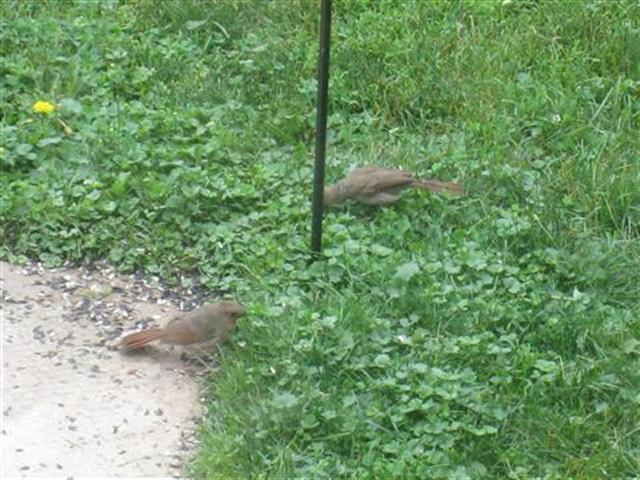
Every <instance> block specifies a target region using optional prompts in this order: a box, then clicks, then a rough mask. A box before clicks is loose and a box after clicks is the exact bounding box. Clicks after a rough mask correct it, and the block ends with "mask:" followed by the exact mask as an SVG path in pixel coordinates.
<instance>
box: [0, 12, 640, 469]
mask: <svg viewBox="0 0 640 480" xmlns="http://www.w3.org/2000/svg"><path fill="white" fill-rule="evenodd" d="M2 8H3V10H2V20H1V24H0V39H1V52H2V57H3V62H2V65H1V67H0V68H1V70H2V98H1V102H0V128H1V129H2V135H1V147H2V151H1V152H2V154H1V157H0V167H1V170H0V175H1V178H2V188H1V192H0V202H1V204H0V205H1V207H2V208H1V211H2V227H1V228H2V235H3V242H2V247H1V252H2V256H3V257H4V258H6V259H9V260H12V261H20V260H21V259H24V258H25V257H33V258H37V259H39V260H41V261H43V262H45V263H47V264H49V265H54V266H55V265H59V264H61V263H62V262H65V261H72V262H81V261H87V260H88V261H92V260H97V259H102V258H107V259H108V260H109V261H110V262H112V263H113V264H115V265H117V266H118V267H120V268H121V269H123V270H125V271H131V270H143V271H146V272H148V273H152V274H157V275H160V276H161V277H162V278H164V279H166V280H167V281H174V282H179V281H182V282H183V283H186V284H189V283H190V282H196V283H201V284H202V285H204V286H205V287H206V288H208V289H209V290H210V291H211V292H212V295H215V294H216V293H220V292H221V293H225V292H227V293H228V292H233V293H234V294H237V295H238V297H239V298H240V299H241V300H242V301H243V302H244V303H246V304H247V305H248V307H249V312H250V314H249V315H248V317H247V318H246V320H245V321H243V322H241V325H240V329H239V331H238V333H237V335H235V336H234V338H233V340H232V341H231V342H229V344H228V345H227V346H225V350H224V355H223V358H222V362H223V365H224V369H223V372H222V373H220V374H218V375H216V376H215V377H213V378H211V380H210V383H209V387H208V388H209V392H208V399H209V400H208V401H209V404H208V407H209V409H208V412H209V413H208V414H207V416H206V418H205V421H204V424H203V427H202V429H201V432H200V437H201V440H202V448H201V450H200V452H199V453H198V456H197V457H196V458H195V459H194V461H193V463H192V472H193V474H194V475H195V476H198V477H202V478H231V477H236V478H245V477H260V478H263V477H264V478H267V477H268V478H271V477H298V478H302V477H306V478H323V477H330V478H335V477H356V478H411V477H415V478H434V479H435V478H442V479H445V478H456V479H464V478H473V479H479V478H495V479H502V478H514V479H525V478H533V477H539V478H551V479H553V478H557V479H560V478H562V479H564V478H576V479H601V478H627V477H632V476H638V475H640V466H639V463H638V455H639V454H640V432H639V430H638V422H639V420H640V418H639V415H638V409H639V408H640V405H639V404H640V400H639V398H640V397H639V388H640V378H639V377H640V375H639V371H640V365H639V364H638V355H639V353H640V339H639V338H640V331H639V330H640V328H639V322H638V314H639V313H640V309H639V308H638V307H639V302H638V296H639V290H638V285H639V282H640V274H639V271H638V270H639V269H638V258H639V253H640V248H639V242H638V238H639V233H640V232H639V228H640V191H639V190H640V189H639V181H640V165H639V162H638V158H640V145H639V141H638V127H639V125H638V115H639V113H638V112H639V109H638V107H639V104H640V72H639V68H640V66H639V56H640V47H639V45H640V27H639V25H638V18H639V14H640V12H639V7H638V4H637V2H634V1H595V0H585V1H581V2H577V1H575V2H572V1H564V2H555V1H540V2H538V1H528V0H513V1H511V2H502V1H498V0H495V1H493V0H476V1H472V0H469V1H451V2H445V1H423V0H415V1H411V0H407V1H403V2H394V1H383V0H375V1H374V0H372V1H365V0H358V1H356V0H352V1H339V2H335V9H334V23H333V46H332V53H331V54H332V65H331V84H330V88H331V90H330V95H331V98H330V111H331V117H330V122H329V123H330V134H329V148H328V153H329V164H328V169H327V175H328V180H330V181H333V180H335V179H337V178H339V177H340V176H341V175H343V174H344V173H345V172H347V171H348V170H350V169H351V168H352V167H354V166H356V165H361V164H367V163H372V162H376V163H380V164H384V165H390V166H402V167H405V168H408V169H411V170H413V171H415V172H416V173H418V174H420V175H422V176H432V177H435V178H440V179H444V180H448V179H456V180H458V181H461V182H463V183H464V184H465V185H466V186H467V187H468V190H469V195H468V196H467V197H466V198H464V199H448V198H442V197H438V196H434V195H429V194H425V193H422V192H408V193H406V194H405V195H404V197H403V199H402V201H401V202H400V203H399V204H397V205H396V206H394V207H393V208H389V209H383V210H376V209H371V208H366V207H360V206H356V205H351V206H347V207H345V208H339V209H335V210H331V211H330V212H328V213H327V215H326V220H325V238H324V244H325V250H324V256H323V260H322V261H320V262H316V263H313V264H310V265H309V264H308V258H309V256H308V252H307V246H308V242H309V225H310V218H309V210H310V208H309V198H310V194H311V179H312V152H313V138H314V132H313V125H314V118H315V117H314V104H315V80H314V78H315V69H316V61H317V33H318V32H317V29H318V18H317V14H318V6H317V3H316V2H307V1H298V2H293V1H287V2H284V1H281V2H259V1H250V2H229V1H212V2H196V1H187V0H184V1H181V2H162V3H158V2H155V1H151V0H138V1H120V2H115V1H112V2H99V3H98V2H88V3H86V2H74V1H64V2H62V1H48V2H45V1H41V2H24V1H10V0H5V1H4V2H3V4H2ZM36 100H48V101H51V102H54V103H55V104H56V106H57V107H58V108H57V110H56V111H55V112H54V113H53V114H52V115H50V116H44V115H36V114H34V113H33V111H32V110H31V106H32V104H33V103H34V102H35V101H36ZM58 119H59V120H62V121H63V122H64V123H65V124H67V125H68V126H69V127H71V128H72V129H73V131H74V133H73V134H71V135H66V134H64V132H63V129H62V126H61V124H60V123H59V122H58V121H57V120H58Z"/></svg>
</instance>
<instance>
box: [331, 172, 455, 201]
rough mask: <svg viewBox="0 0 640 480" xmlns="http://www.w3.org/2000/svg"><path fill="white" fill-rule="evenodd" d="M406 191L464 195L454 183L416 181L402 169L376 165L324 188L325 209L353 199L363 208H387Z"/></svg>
mask: <svg viewBox="0 0 640 480" xmlns="http://www.w3.org/2000/svg"><path fill="white" fill-rule="evenodd" d="M407 188H422V189H425V190H429V191H431V192H447V193H451V194H453V195H457V196H460V195H463V194H464V188H463V187H462V185H460V184H458V183H455V182H439V181H438V180H419V179H417V178H414V177H413V176H412V175H411V174H410V173H409V172H405V171H404V170H392V169H390V168H382V167H378V166H375V165H370V166H368V167H361V168H356V169H355V170H353V171H352V172H350V173H349V174H348V175H347V176H346V177H344V178H343V179H342V180H340V181H339V182H338V183H336V184H335V185H330V186H328V187H325V189H324V204H325V206H329V205H336V204H338V203H342V202H343V201H345V200H348V199H351V200H356V201H358V202H360V203H364V204H366V205H388V204H391V203H394V202H396V201H397V200H398V198H399V197H400V193H402V191H403V190H406V189H407Z"/></svg>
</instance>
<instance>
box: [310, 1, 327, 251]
mask: <svg viewBox="0 0 640 480" xmlns="http://www.w3.org/2000/svg"><path fill="white" fill-rule="evenodd" d="M330 38H331V0H322V3H321V6H320V54H319V57H318V104H317V112H316V161H315V168H314V173H313V202H312V205H311V209H312V218H311V251H312V253H313V255H314V257H316V258H317V257H319V256H320V252H321V251H322V215H323V213H324V211H323V210H324V209H323V202H324V163H325V162H324V160H325V153H326V143H327V99H328V96H329V46H330V43H329V42H330Z"/></svg>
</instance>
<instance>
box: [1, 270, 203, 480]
mask: <svg viewBox="0 0 640 480" xmlns="http://www.w3.org/2000/svg"><path fill="white" fill-rule="evenodd" d="M0 269H1V275H0V282H1V283H0V288H1V289H2V309H1V311H0V314H1V318H2V352H1V353H2V355H1V356H2V436H1V439H2V472H1V473H2V478H9V477H18V478H27V477H43V476H48V477H53V476H55V477H63V478H68V477H71V476H75V477H177V476H180V475H183V474H184V473H185V472H184V465H185V461H186V460H187V459H188V457H189V455H190V454H191V453H192V451H193V448H194V447H195V439H194V436H193V431H194V429H195V428H196V426H197V422H198V420H199V418H200V416H201V406H200V402H199V396H198V391H199V388H198V381H197V379H198V377H199V375H200V374H201V373H202V372H203V370H204V368H203V367H202V366H200V365H197V364H195V363H193V362H189V361H186V360H185V355H184V353H182V354H181V352H180V350H177V349H173V350H172V349H171V348H169V347H164V346H160V347H155V348H154V347H150V348H147V349H145V351H144V352H140V353H136V354H127V355H125V354H123V353H121V352H120V351H119V349H118V348H117V344H118V341H119V338H120V336H121V335H122V333H124V332H128V331H129V330H135V329H137V328H139V327H142V326H145V325H146V324H153V323H159V324H163V323H164V322H165V321H166V319H167V318H168V317H170V316H171V314H173V313H176V312H177V311H178V308H177V307H176V305H175V304H176V303H177V304H180V306H181V307H187V309H188V308H190V307H192V306H193V305H184V304H181V301H180V298H179V297H177V296H176V295H175V294H173V293H172V292H170V291H168V290H166V289H164V288H163V287H162V286H161V285H160V284H158V283H157V282H155V283H154V282H147V281H146V280H144V279H142V278H139V277H136V276H122V275H117V274H116V273H114V272H113V271H112V270H110V269H109V268H108V267H106V266H102V267H94V268H91V269H89V268H86V269H82V268H81V269H72V268H63V269H56V270H47V269H44V268H42V267H41V266H39V265H37V264H31V265H29V266H27V267H16V266H13V265H9V264H7V263H4V262H1V263H0ZM192 293H193V292H192ZM194 297H197V295H190V300H191V301H193V302H194V303H199V300H201V299H198V298H194Z"/></svg>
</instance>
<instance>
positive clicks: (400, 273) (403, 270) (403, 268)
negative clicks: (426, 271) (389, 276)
mask: <svg viewBox="0 0 640 480" xmlns="http://www.w3.org/2000/svg"><path fill="white" fill-rule="evenodd" d="M419 271H420V266H419V265H418V263H417V262H416V261H411V262H407V263H403V264H402V265H400V266H399V267H398V268H397V269H396V273H395V275H394V276H393V277H394V278H397V279H399V280H402V281H404V282H408V281H409V280H411V278H412V277H413V276H414V275H416V274H417V273H418V272H419Z"/></svg>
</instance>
